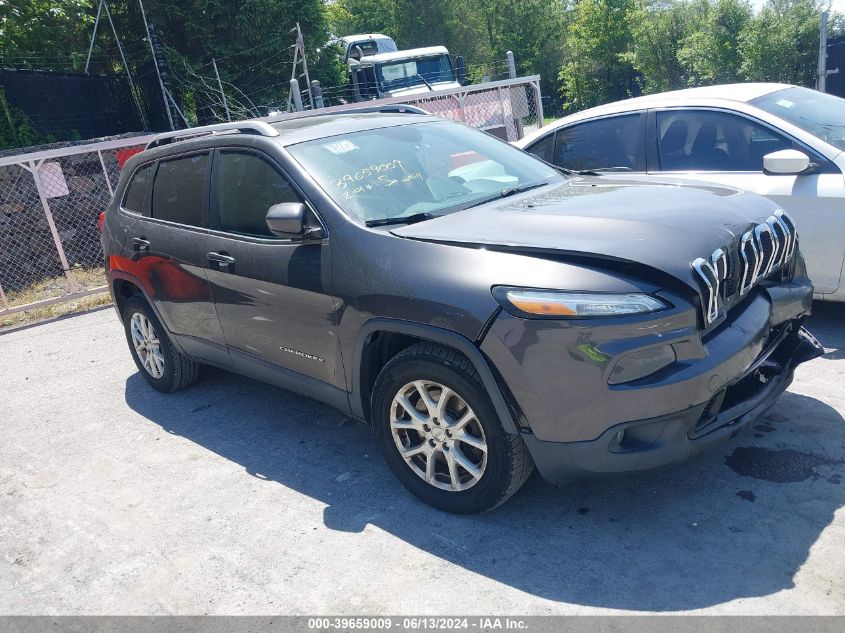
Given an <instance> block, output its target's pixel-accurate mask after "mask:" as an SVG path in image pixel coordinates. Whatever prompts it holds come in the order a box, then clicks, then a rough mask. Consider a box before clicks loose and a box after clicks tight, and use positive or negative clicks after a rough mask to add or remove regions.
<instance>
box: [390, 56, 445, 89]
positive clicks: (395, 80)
mask: <svg viewBox="0 0 845 633" xmlns="http://www.w3.org/2000/svg"><path fill="white" fill-rule="evenodd" d="M376 74H377V76H378V82H379V89H380V90H381V91H382V92H388V91H389V90H398V89H400V88H410V87H411V86H424V85H425V81H427V82H428V83H430V84H433V83H435V82H438V81H455V73H454V72H453V71H452V60H451V59H449V56H448V55H438V56H436V57H423V58H418V59H408V60H403V61H396V62H390V63H387V64H379V65H377V66H376ZM420 77H422V78H423V79H425V81H423V80H422V79H420Z"/></svg>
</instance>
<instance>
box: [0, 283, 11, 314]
mask: <svg viewBox="0 0 845 633" xmlns="http://www.w3.org/2000/svg"><path fill="white" fill-rule="evenodd" d="M0 301H2V302H3V309H4V310H8V309H9V302H8V301H7V300H6V293H5V292H3V286H0Z"/></svg>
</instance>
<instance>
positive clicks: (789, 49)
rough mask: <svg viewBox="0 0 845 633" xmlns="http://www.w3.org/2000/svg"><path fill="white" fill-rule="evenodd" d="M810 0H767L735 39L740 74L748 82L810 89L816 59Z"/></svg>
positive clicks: (815, 13)
mask: <svg viewBox="0 0 845 633" xmlns="http://www.w3.org/2000/svg"><path fill="white" fill-rule="evenodd" d="M818 41H819V7H818V5H817V4H816V2H815V1H814V0H769V1H768V2H767V3H766V5H765V6H764V7H763V8H762V9H761V11H760V12H759V13H758V14H757V15H756V16H754V17H753V18H752V19H751V20H749V21H748V22H747V23H746V25H745V27H744V28H743V29H742V32H741V34H740V37H739V52H740V56H741V58H742V63H741V65H740V73H741V75H742V77H743V78H745V79H747V80H749V81H782V82H786V83H795V84H800V85H804V86H812V85H813V82H814V77H815V72H816V64H817V59H818Z"/></svg>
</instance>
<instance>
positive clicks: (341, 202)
mask: <svg viewBox="0 0 845 633" xmlns="http://www.w3.org/2000/svg"><path fill="white" fill-rule="evenodd" d="M181 134H182V137H179V135H166V136H163V137H162V138H160V139H157V140H156V141H154V142H153V143H151V144H150V146H149V147H148V148H147V150H146V151H144V152H142V153H141V154H139V155H137V156H134V157H133V158H132V159H130V161H129V162H128V163H127V164H126V167H125V169H124V172H123V174H122V176H121V179H120V183H119V185H118V187H117V189H116V192H115V197H114V200H113V202H112V203H111V205H110V207H109V209H108V211H107V213H106V215H105V219H104V224H103V238H102V239H103V246H104V250H105V262H106V269H107V271H108V276H109V285H110V288H111V291H112V294H113V297H114V301H115V306H116V307H117V311H118V314H119V315H120V317H121V319H122V320H123V323H124V325H125V329H126V338H127V341H128V343H129V348H130V350H131V353H132V356H133V358H134V359H135V362H136V364H137V365H138V368H139V371H140V373H141V375H142V376H143V377H144V378H145V379H146V381H147V382H148V383H149V384H150V385H152V386H153V387H155V388H156V389H159V390H161V391H166V392H169V391H174V390H176V389H179V388H181V387H184V386H186V385H188V384H190V383H191V382H193V381H194V380H195V379H196V377H197V368H198V364H199V363H207V364H211V365H216V366H219V367H223V368H226V369H229V370H232V371H235V372H238V373H241V374H246V375H248V376H252V377H254V378H257V379H260V380H264V381H267V382H270V383H273V384H276V385H279V386H282V387H284V388H286V389H290V390H292V391H296V392H299V393H301V394H304V395H307V396H310V397H313V398H316V399H318V400H321V401H323V402H325V403H328V404H330V405H332V406H334V407H337V408H338V409H340V410H341V411H343V412H344V413H346V414H348V415H350V416H353V417H356V418H360V419H362V420H367V421H369V422H370V423H371V424H372V426H373V428H374V431H375V435H376V439H377V442H378V443H379V445H380V447H381V449H382V451H383V453H384V456H385V459H386V460H387V463H388V464H389V466H390V468H391V469H392V470H393V472H394V473H395V474H396V476H397V477H398V478H399V480H400V481H401V482H402V483H403V484H404V485H405V486H406V487H407V488H408V489H409V490H410V491H411V492H412V493H413V494H415V495H417V496H418V497H419V498H421V499H422V500H424V501H426V502H428V503H430V504H432V505H434V506H436V507H438V508H441V509H444V510H449V511H452V512H480V511H485V510H489V509H491V508H493V507H495V506H496V505H498V504H500V503H502V502H503V501H504V500H505V499H507V498H508V497H509V496H510V495H511V494H513V493H514V492H515V491H516V490H517V489H518V488H519V487H520V485H521V484H522V483H523V482H524V481H525V480H526V478H527V477H528V475H529V474H530V473H531V471H532V469H533V466H534V465H535V464H536V466H537V468H538V469H539V471H540V473H541V474H542V475H543V476H544V477H545V478H546V479H548V480H550V481H552V482H555V483H558V484H562V483H566V482H569V481H573V480H575V479H577V478H579V477H583V476H586V475H589V474H597V473H611V472H621V471H632V470H640V469H644V468H649V467H654V466H660V465H663V464H668V463H671V462H675V461H678V460H681V459H684V458H686V457H689V456H690V455H692V454H694V453H697V452H699V451H700V450H702V449H703V448H705V447H707V446H710V445H712V444H714V443H716V442H719V441H721V440H724V439H727V438H729V437H731V436H733V435H735V434H736V433H737V432H738V431H739V430H740V429H742V428H743V427H744V426H745V425H747V424H748V423H749V421H751V420H752V419H754V418H755V417H756V416H758V415H759V414H760V413H762V412H763V411H765V410H766V409H768V408H769V407H770V406H771V405H772V404H773V403H774V401H775V400H776V398H777V397H778V396H779V395H780V394H781V393H782V392H783V391H784V389H786V387H787V386H788V385H789V383H790V381H791V380H792V375H793V371H794V369H795V366H796V365H797V364H798V363H801V362H803V361H806V360H808V359H810V358H813V357H814V356H816V355H818V354H819V353H820V348H819V345H818V343H817V342H815V340H814V339H813V338H812V337H811V336H810V335H809V334H808V333H807V332H806V331H805V330H804V329H803V328H802V327H801V322H802V320H803V319H804V317H805V316H806V315H808V314H809V312H810V307H811V303H810V299H811V296H812V285H811V283H810V281H809V280H808V279H807V276H806V272H805V268H804V264H803V261H802V258H801V255H800V253H799V251H798V240H797V234H796V230H795V225H794V224H793V223H792V221H791V220H790V219H789V217H788V216H787V215H786V214H784V213H782V212H781V211H780V210H779V209H778V208H777V207H776V206H775V205H774V204H773V203H772V202H770V201H769V200H767V199H765V198H762V197H759V196H755V195H752V194H748V193H742V192H739V191H736V190H731V189H727V188H724V187H716V186H712V187H708V186H702V185H696V186H692V185H688V186H687V185H684V186H679V185H677V184H669V183H665V184H662V185H661V184H657V185H655V184H654V181H649V182H648V183H646V182H643V181H638V180H636V179H635V178H625V177H621V176H618V175H616V176H613V177H610V176H604V177H594V176H591V175H587V174H570V173H561V171H559V170H556V169H555V168H553V167H551V166H549V165H547V164H545V163H543V162H541V161H539V160H537V159H536V158H534V157H532V156H530V155H528V154H526V153H523V152H522V151H520V150H518V149H515V148H513V147H511V146H509V145H507V144H505V143H503V142H501V141H499V140H497V139H495V138H493V137H491V136H488V135H486V134H484V133H482V132H479V131H476V130H472V129H470V128H467V127H465V126H463V125H460V124H457V123H453V122H449V121H445V120H443V119H439V118H435V117H430V116H424V115H420V114H409V113H380V114H376V113H364V112H358V113H347V114H324V115H319V116H315V115H312V116H293V117H286V118H284V119H280V120H278V121H275V122H271V123H263V122H259V121H254V122H244V123H240V124H236V125H224V126H212V127H211V128H197V129H192V130H189V131H185V132H182V133H181Z"/></svg>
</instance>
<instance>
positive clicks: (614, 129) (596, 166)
mask: <svg viewBox="0 0 845 633" xmlns="http://www.w3.org/2000/svg"><path fill="white" fill-rule="evenodd" d="M553 162H554V164H555V165H558V166H559V167H566V168H568V169H592V170H606V171H645V144H644V142H643V138H642V125H641V115H640V114H639V113H638V114H625V115H621V116H614V117H607V118H604V119H596V120H594V121H586V122H584V123H576V124H575V125H572V126H570V127H567V128H563V129H561V130H558V133H557V140H556V142H555V153H554V161H553Z"/></svg>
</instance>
